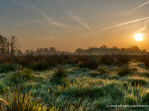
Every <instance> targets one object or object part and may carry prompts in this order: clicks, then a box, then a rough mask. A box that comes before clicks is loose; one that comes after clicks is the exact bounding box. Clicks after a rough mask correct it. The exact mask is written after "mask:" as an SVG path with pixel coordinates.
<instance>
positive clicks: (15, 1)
mask: <svg viewBox="0 0 149 111" xmlns="http://www.w3.org/2000/svg"><path fill="white" fill-rule="evenodd" d="M10 1H11V2H13V3H15V4H17V5H20V6H22V7H24V8H27V9H30V10H34V11H36V12H37V13H39V14H41V15H42V16H43V17H44V19H45V20H46V21H48V22H50V23H52V24H53V25H55V26H58V27H61V28H63V27H68V25H67V24H63V23H61V22H57V21H54V20H53V19H52V18H51V17H49V16H48V15H47V14H46V13H44V12H42V11H41V10H39V9H38V8H37V7H36V6H34V5H31V4H26V5H25V4H24V3H25V2H23V3H22V2H20V1H17V0H10Z"/></svg>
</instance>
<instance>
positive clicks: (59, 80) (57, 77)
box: [51, 66, 68, 85]
mask: <svg viewBox="0 0 149 111" xmlns="http://www.w3.org/2000/svg"><path fill="white" fill-rule="evenodd" d="M67 76H68V75H67V73H66V70H65V69H64V68H63V67H62V66H58V67H57V68H56V70H55V72H54V74H53V76H52V78H51V82H52V83H54V84H59V85H62V84H64V85H65V84H66V81H65V78H66V77H67Z"/></svg>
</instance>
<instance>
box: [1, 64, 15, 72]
mask: <svg viewBox="0 0 149 111" xmlns="http://www.w3.org/2000/svg"><path fill="white" fill-rule="evenodd" d="M15 68H16V66H15V65H13V64H3V65H0V73H7V72H9V71H15Z"/></svg>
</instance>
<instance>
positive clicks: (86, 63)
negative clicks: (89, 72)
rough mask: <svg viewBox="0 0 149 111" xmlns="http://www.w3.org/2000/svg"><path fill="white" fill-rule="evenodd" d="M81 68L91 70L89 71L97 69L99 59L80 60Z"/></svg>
mask: <svg viewBox="0 0 149 111" xmlns="http://www.w3.org/2000/svg"><path fill="white" fill-rule="evenodd" d="M78 63H79V66H80V67H84V68H89V69H97V67H98V66H99V62H98V59H97V60H96V59H94V58H87V59H86V60H80V61H79V62H78Z"/></svg>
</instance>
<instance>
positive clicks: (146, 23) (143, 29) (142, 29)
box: [136, 19, 149, 33]
mask: <svg viewBox="0 0 149 111" xmlns="http://www.w3.org/2000/svg"><path fill="white" fill-rule="evenodd" d="M148 23H149V19H147V20H146V21H145V22H144V26H143V27H141V28H140V29H139V30H138V31H137V32H136V33H138V32H142V31H145V30H147V29H148Z"/></svg>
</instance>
